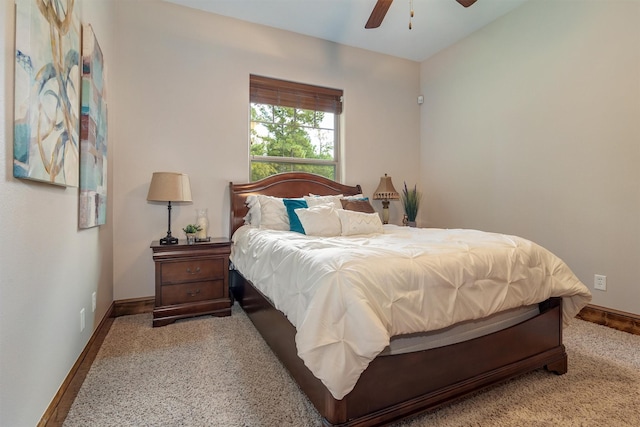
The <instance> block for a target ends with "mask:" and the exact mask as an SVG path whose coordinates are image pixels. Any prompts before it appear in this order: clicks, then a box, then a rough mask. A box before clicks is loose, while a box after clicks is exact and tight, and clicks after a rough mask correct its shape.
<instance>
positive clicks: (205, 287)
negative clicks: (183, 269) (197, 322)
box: [162, 280, 224, 305]
mask: <svg viewBox="0 0 640 427" xmlns="http://www.w3.org/2000/svg"><path fill="white" fill-rule="evenodd" d="M223 297H224V280H209V281H206V282H193V283H182V284H176V285H163V286H162V303H163V304H164V305H174V304H185V303H189V302H194V301H205V300H214V299H218V298H223Z"/></svg>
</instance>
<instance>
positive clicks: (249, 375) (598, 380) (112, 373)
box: [64, 305, 640, 427]
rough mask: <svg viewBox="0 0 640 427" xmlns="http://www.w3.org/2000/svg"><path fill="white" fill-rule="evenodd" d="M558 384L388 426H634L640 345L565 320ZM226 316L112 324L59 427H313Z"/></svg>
mask: <svg viewBox="0 0 640 427" xmlns="http://www.w3.org/2000/svg"><path fill="white" fill-rule="evenodd" d="M564 338H565V345H566V347H567V352H568V354H569V372H568V373H567V374H565V375H562V376H556V375H553V374H550V373H548V372H545V371H543V370H541V371H536V372H533V373H531V374H528V375H525V376H522V377H519V378H517V379H514V380H512V381H510V382H508V383H506V384H503V385H500V386H496V387H493V388H491V389H489V390H487V391H484V392H481V393H478V394H476V395H475V396H473V397H470V398H468V399H466V400H463V401H461V402H459V403H456V404H453V405H451V406H447V407H445V408H442V409H440V410H437V411H435V412H432V413H428V414H423V415H420V416H418V417H416V418H413V419H409V420H405V421H403V422H400V423H398V424H396V425H397V426H405V427H409V426H410V427H418V426H439V427H440V426H442V427H444V426H446V427H449V426H451V427H454V426H455V427H459V426H584V427H592V426H615V427H618V426H634V427H636V426H640V336H635V335H631V334H627V333H624V332H619V331H615V330H612V329H609V328H606V327H604V326H599V325H595V324H592V323H588V322H584V321H581V320H574V321H573V323H572V324H571V326H570V327H569V328H567V329H565V333H564ZM319 423H320V418H319V415H318V413H317V412H316V410H315V409H314V408H313V406H312V405H311V404H310V403H309V401H308V400H307V399H306V398H305V397H304V395H303V394H302V393H301V392H300V391H299V390H298V388H297V386H296V385H295V383H294V382H293V380H291V378H290V377H289V376H288V374H287V372H286V371H285V369H284V368H283V367H282V365H280V363H279V362H278V360H277V358H276V357H275V356H274V355H273V353H271V351H270V350H269V348H268V347H267V345H266V344H265V343H264V341H262V338H261V337H260V336H259V335H258V333H257V332H256V330H255V329H254V328H253V325H252V324H251V321H250V320H249V319H248V318H247V317H246V315H245V314H244V313H243V312H242V310H241V309H240V308H239V307H238V306H237V305H236V306H234V308H233V315H232V316H231V317H226V318H213V317H199V318H195V319H191V320H185V321H181V322H177V323H175V324H173V325H168V326H165V327H161V328H152V327H151V315H150V314H143V315H136V316H125V317H120V318H117V319H116V320H115V322H114V324H113V326H112V328H111V331H110V332H109V334H108V336H107V337H106V339H105V341H104V344H103V345H102V348H101V349H100V352H99V353H98V356H97V357H96V360H95V362H94V363H93V366H92V367H91V370H90V372H89V374H88V375H87V378H86V380H85V382H84V384H83V386H82V388H81V389H80V392H79V394H78V397H77V398H76V400H75V402H74V404H73V406H72V407H71V410H70V412H69V414H68V416H67V419H66V421H65V423H64V426H65V427H75V426H247V427H250V426H317V425H319Z"/></svg>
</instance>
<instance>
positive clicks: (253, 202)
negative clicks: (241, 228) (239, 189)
mask: <svg viewBox="0 0 640 427" xmlns="http://www.w3.org/2000/svg"><path fill="white" fill-rule="evenodd" d="M246 205H247V207H248V208H249V212H248V213H247V215H246V216H245V217H244V223H245V224H249V225H250V226H252V227H260V202H259V201H258V196H256V195H255V194H252V195H250V196H248V197H247V200H246Z"/></svg>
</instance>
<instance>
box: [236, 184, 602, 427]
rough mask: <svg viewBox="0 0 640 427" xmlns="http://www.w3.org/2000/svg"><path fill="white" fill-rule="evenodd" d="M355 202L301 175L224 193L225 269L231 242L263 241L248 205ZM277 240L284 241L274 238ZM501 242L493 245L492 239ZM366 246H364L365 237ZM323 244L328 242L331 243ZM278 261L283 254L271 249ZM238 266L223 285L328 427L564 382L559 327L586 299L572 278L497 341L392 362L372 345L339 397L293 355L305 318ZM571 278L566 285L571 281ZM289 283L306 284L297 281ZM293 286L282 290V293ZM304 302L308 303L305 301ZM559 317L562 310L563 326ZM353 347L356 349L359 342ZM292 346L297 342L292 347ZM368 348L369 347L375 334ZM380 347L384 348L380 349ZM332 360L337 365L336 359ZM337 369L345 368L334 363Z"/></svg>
mask: <svg viewBox="0 0 640 427" xmlns="http://www.w3.org/2000/svg"><path fill="white" fill-rule="evenodd" d="M361 194H362V189H361V187H360V186H359V185H356V186H348V185H344V184H340V183H337V182H334V181H331V180H328V179H326V178H323V177H320V176H317V175H313V174H307V173H299V172H295V173H283V174H278V175H274V176H271V177H268V178H266V179H264V180H261V181H258V182H253V183H244V184H234V183H230V207H231V215H230V232H231V235H232V239H233V240H234V244H233V245H232V261H233V257H234V253H233V251H234V248H235V249H236V250H238V251H239V248H237V247H236V245H239V243H238V242H239V241H240V240H242V236H245V238H247V239H248V237H247V236H250V237H251V238H253V236H254V234H256V235H258V234H260V233H258V232H257V231H255V230H252V229H250V228H251V227H249V226H247V225H245V220H246V218H247V215H248V212H249V207H248V206H247V200H248V199H249V198H250V196H256V195H266V196H272V197H275V198H300V197H301V196H307V195H314V196H329V195H342V196H343V197H348V196H356V197H357V196H359V195H361ZM296 212H298V211H296ZM385 227H387V228H385V229H384V232H383V233H382V234H387V233H389V234H391V231H394V232H395V231H396V230H394V229H393V227H394V226H386V225H385ZM396 229H404V230H397V232H398V233H400V234H401V235H402V236H404V238H413V234H411V233H416V234H418V233H421V232H423V233H431V234H433V233H436V234H437V233H444V232H445V231H437V230H425V231H419V230H415V231H409V230H408V228H407V227H396ZM278 233H284V234H282V235H280V236H279V235H278ZM286 233H289V234H286ZM267 234H268V233H267ZM271 234H274V235H275V236H276V239H278V238H279V239H280V241H281V242H289V244H288V245H285V246H295V243H291V242H292V241H295V240H296V239H297V238H298V237H297V235H295V234H292V232H289V231H274V232H272V233H271ZM502 237H503V236H499V238H502ZM300 239H302V237H300ZM336 239H339V237H337V238H336ZM367 239H369V238H368V237H367ZM327 241H328V242H331V240H330V238H328V239H327ZM374 241H375V236H374V237H372V238H371V239H370V240H366V243H365V245H369V244H370V242H374ZM328 244H329V243H328ZM385 244H386V243H385ZM278 251H280V250H279V249H278ZM238 253H239V252H238ZM289 257H291V255H289ZM285 258H286V257H285ZM237 260H238V263H239V264H241V265H242V266H243V267H238V266H237V265H235V263H234V269H233V270H232V271H231V274H230V285H231V290H232V294H233V297H234V298H235V300H237V301H238V303H239V304H240V306H241V307H242V308H243V309H244V311H245V312H246V313H247V315H248V317H249V318H250V319H251V321H252V322H253V324H254V326H255V327H256V329H257V330H258V331H259V333H260V334H261V335H262V337H263V338H264V340H265V341H266V342H267V344H268V345H269V347H270V348H271V349H272V351H273V352H274V353H275V354H276V355H277V357H278V358H279V359H280V361H281V362H282V363H283V365H284V366H285V367H286V368H287V369H288V371H289V372H290V374H291V376H292V377H293V378H294V380H295V381H296V382H297V383H298V385H299V387H300V389H301V390H302V391H303V392H304V393H305V394H306V395H307V397H308V398H309V400H310V401H311V402H312V403H313V405H314V406H315V407H316V408H317V410H318V411H319V413H320V414H321V416H322V419H323V425H325V426H375V425H384V424H388V423H390V422H393V421H395V420H398V419H400V418H403V417H407V416H410V415H414V414H418V413H420V412H423V411H427V410H432V409H435V408H437V407H439V406H441V405H445V404H448V403H450V402H452V401H454V400H457V399H460V398H462V397H464V396H466V395H468V394H470V393H473V392H476V391H478V390H481V389H483V388H486V387H488V386H491V385H494V384H497V383H500V382H503V381H506V380H508V379H510V378H513V377H515V376H518V375H521V374H524V373H527V372H530V371H532V370H536V369H540V368H545V369H547V370H548V371H551V372H553V373H556V374H564V373H565V372H566V371H567V354H566V352H565V348H564V345H563V344H562V328H563V317H564V323H566V320H567V316H568V315H569V316H573V315H575V313H577V311H576V310H578V311H579V309H580V308H582V306H584V305H586V304H587V303H588V301H589V300H590V293H589V291H588V290H587V289H586V287H584V285H583V284H581V283H580V282H579V281H578V280H577V278H575V277H574V276H572V280H573V281H574V282H575V283H572V284H570V285H568V286H566V287H564V288H563V289H565V290H564V291H562V292H561V293H560V294H565V295H564V298H562V297H559V296H549V297H545V298H544V300H540V301H537V302H536V303H535V304H532V305H534V306H535V309H536V312H535V313H534V314H530V315H528V316H527V317H526V318H525V320H522V321H519V322H518V323H515V324H511V325H510V326H508V327H505V328H501V329H499V330H497V331H494V332H491V333H485V334H482V335H481V336H478V337H475V338H472V339H465V340H462V341H456V342H453V343H450V344H447V345H440V346H436V347H434V348H428V349H419V350H417V351H404V352H397V353H394V352H390V351H388V350H389V348H390V346H387V347H386V348H385V351H382V352H379V351H378V350H379V348H380V345H378V347H376V348H375V352H376V354H375V355H373V356H371V357H370V358H369V359H367V360H365V361H364V362H362V365H363V366H364V368H363V369H362V371H361V372H358V375H357V380H356V381H355V382H354V385H348V386H347V387H346V388H344V387H342V385H340V387H342V388H340V387H338V389H339V390H340V391H336V387H334V384H333V383H331V382H330V381H329V380H327V378H325V377H324V376H323V374H322V373H321V372H320V371H316V367H315V366H314V365H313V363H315V362H313V361H311V360H309V358H308V357H307V353H308V352H306V351H299V348H298V347H299V345H302V346H304V345H306V344H300V343H305V342H307V341H308V340H305V339H302V338H300V336H299V335H300V334H299V333H298V328H297V327H296V326H294V323H295V324H297V325H298V327H301V322H303V320H301V319H304V321H306V320H307V318H308V317H309V318H310V317H312V316H311V315H309V313H306V312H303V313H299V315H298V316H296V315H294V314H291V313H287V314H285V313H283V311H281V310H280V309H278V308H276V306H278V304H280V303H278V299H277V297H276V296H275V295H266V294H265V292H266V291H265V292H263V290H265V289H266V288H264V287H262V288H261V287H260V286H256V284H255V283H254V282H257V281H258V280H259V279H257V277H258V276H255V273H251V274H254V276H253V277H254V279H253V280H250V279H248V278H247V276H248V275H249V273H250V272H249V270H250V264H251V263H250V262H249V263H248V262H240V261H241V258H240V256H239V255H237ZM378 264H380V263H378ZM556 267H558V268H561V269H565V268H566V269H567V270H568V267H566V266H565V265H564V263H561V262H560V265H559V266H556ZM556 267H554V269H555V268H556ZM243 268H244V269H245V271H243ZM380 271H382V270H380ZM569 272H570V270H569ZM380 274H382V273H380ZM570 274H571V275H572V273H570ZM370 276H371V274H368V275H366V277H370ZM283 277H284V276H283ZM292 277H300V275H298V276H294V275H292ZM279 280H280V279H279ZM296 280H298V281H303V280H301V279H299V278H298V279H296ZM282 281H283V282H284V281H286V279H285V278H282ZM293 285H295V284H293ZM293 285H292V284H287V283H283V286H293ZM261 289H262V290H261ZM323 289H324V288H323ZM310 292H311V291H310ZM328 292H329V291H327V292H325V294H326V293H328ZM314 293H318V294H319V293H320V292H316V291H315V290H314V291H313V292H311V294H314ZM311 294H310V295H311ZM307 297H309V296H307ZM307 297H305V299H308V298H307ZM274 301H275V302H274ZM563 301H564V303H563ZM563 306H564V307H563ZM567 307H568V308H569V309H568V310H567ZM563 308H564V310H565V313H564V316H563ZM514 310H515V309H514ZM497 314H500V313H497ZM491 315H492V316H493V315H496V313H491ZM487 317H489V316H487ZM327 319H328V320H326V321H325V320H323V319H322V318H319V319H317V321H316V323H315V325H314V327H315V326H317V325H318V324H322V325H323V327H324V326H326V324H330V323H332V322H331V321H330V319H329V316H328V317H327ZM481 320H482V319H481ZM455 326H457V325H454V327H455ZM302 328H306V326H302ZM307 329H308V328H307ZM316 329H317V328H316ZM391 329H392V328H391ZM362 330H363V329H362ZM435 332H438V331H435ZM362 335H363V336H364V337H366V339H365V340H361V341H366V342H369V335H367V333H366V332H364V330H363V333H362ZM405 336H408V335H404V334H401V335H399V336H398V337H392V338H403V337H405ZM354 339H355V340H357V337H356V338H354ZM296 340H298V344H297V343H296ZM371 341H372V342H373V341H376V337H375V336H374V335H373V334H372V335H371ZM378 341H379V342H380V343H382V344H384V339H382V340H378ZM387 343H389V341H387ZM322 347H330V346H326V345H322V344H318V345H317V346H316V347H315V348H322ZM315 348H314V349H315ZM369 351H371V350H369ZM299 353H300V354H302V357H305V360H303V359H302V358H301V357H300V356H299ZM331 357H336V356H335V354H334V355H332V356H331ZM318 358H319V359H321V360H322V359H323V357H322V355H320V356H319V357H316V359H318ZM324 359H328V357H327V356H325V357H324ZM337 365H338V366H342V365H341V364H340V363H337ZM308 366H310V367H308ZM330 368H331V366H330ZM340 369H342V368H340ZM312 370H313V372H312ZM329 370H331V369H329ZM319 372H320V373H319ZM330 374H335V375H334V376H337V377H341V376H344V377H348V376H349V375H348V374H347V373H345V374H344V375H343V373H342V372H340V371H338V372H333V373H330ZM319 377H320V378H322V379H320V378H319ZM345 390H346V391H347V392H346V393H345Z"/></svg>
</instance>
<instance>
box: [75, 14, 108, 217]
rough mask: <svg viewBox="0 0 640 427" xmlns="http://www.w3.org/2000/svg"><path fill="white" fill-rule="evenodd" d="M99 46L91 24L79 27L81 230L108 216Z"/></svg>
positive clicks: (103, 90)
mask: <svg viewBox="0 0 640 427" xmlns="http://www.w3.org/2000/svg"><path fill="white" fill-rule="evenodd" d="M105 80H106V79H105V66H104V59H103V57H102V51H101V50H100V45H98V41H97V40H96V37H95V34H94V33H93V29H92V28H91V26H90V25H84V26H83V27H82V106H81V108H80V111H81V119H80V206H79V221H78V225H79V227H80V228H90V227H95V226H97V225H102V224H104V223H105V222H106V216H107V91H106V88H105Z"/></svg>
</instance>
